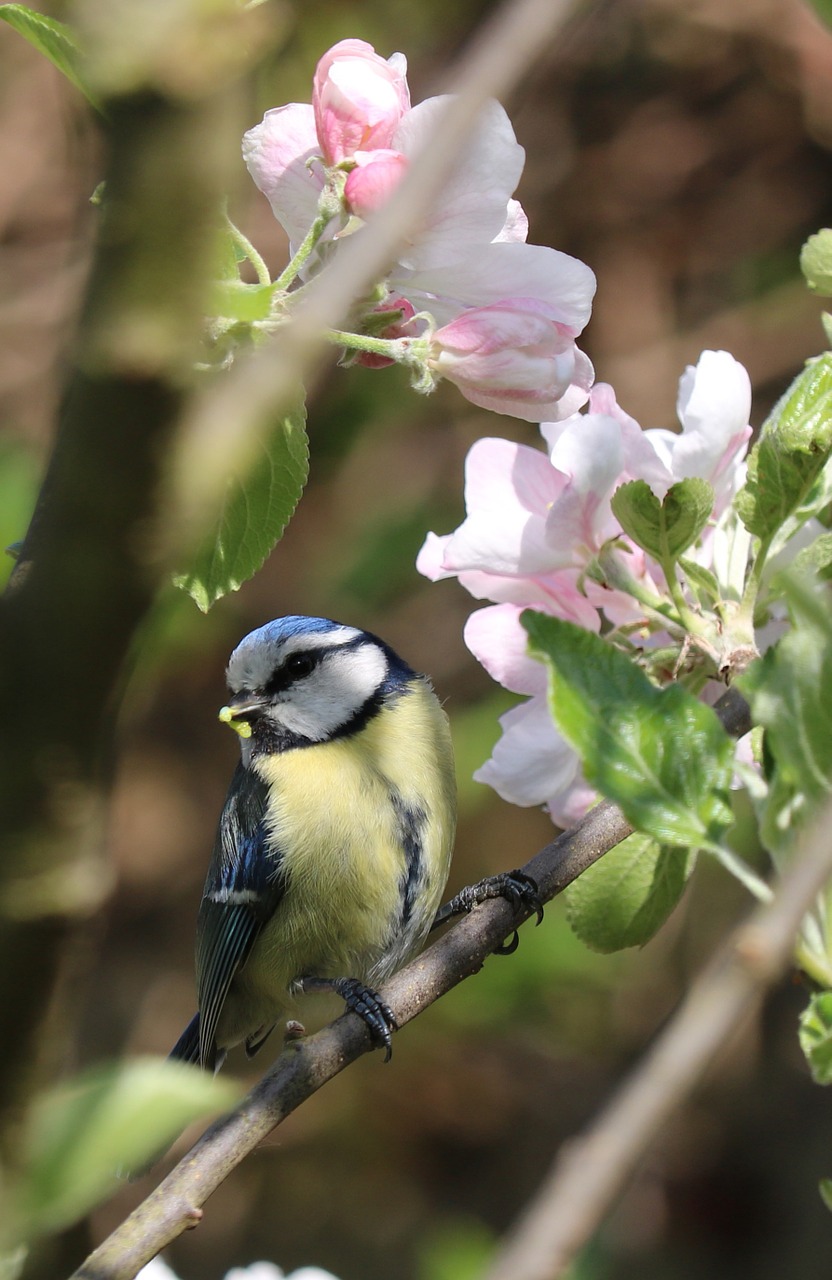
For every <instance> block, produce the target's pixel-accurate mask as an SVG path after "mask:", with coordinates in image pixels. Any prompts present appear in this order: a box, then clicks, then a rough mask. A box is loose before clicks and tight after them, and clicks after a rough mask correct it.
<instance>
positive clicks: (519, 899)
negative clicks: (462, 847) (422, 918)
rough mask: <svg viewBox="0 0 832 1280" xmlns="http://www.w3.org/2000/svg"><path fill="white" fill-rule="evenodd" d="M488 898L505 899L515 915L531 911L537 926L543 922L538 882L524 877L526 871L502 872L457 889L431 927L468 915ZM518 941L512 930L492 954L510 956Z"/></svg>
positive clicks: (517, 936)
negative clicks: (508, 936)
mask: <svg viewBox="0 0 832 1280" xmlns="http://www.w3.org/2000/svg"><path fill="white" fill-rule="evenodd" d="M489 898H505V900H506V901H507V902H508V904H509V906H510V907H511V908H512V910H514V911H516V912H519V911H527V912H529V914H531V913H532V912H534V914H535V915H536V916H537V923H538V924H540V922H541V920H542V919H543V903H542V901H541V898H540V890H539V889H538V887H537V882H536V881H535V880H533V879H532V877H531V876H527V875H526V873H525V871H501V872H499V873H498V874H497V875H494V876H486V877H485V879H484V880H478V881H477V883H476V884H469V885H466V886H465V888H464V889H460V891H459V893H457V894H455V895H454V897H453V898H451V900H450V902H448V903H447V904H446V905H445V906H444V907H442V908H440V910H439V912H438V913H437V916H436V919H435V920H434V922H433V928H434V929H435V928H436V926H437V925H440V924H444V923H445V921H446V920H450V919H451V917H452V916H460V915H467V914H468V912H470V911H473V910H474V907H478V906H479V905H480V903H481V902H487V901H488V899H489ZM519 942H520V937H519V934H518V933H517V930H516V929H515V930H514V933H513V934H512V937H511V940H510V941H509V942H504V943H503V944H502V946H499V947H495V949H494V953H495V955H498V956H507V955H511V953H512V952H513V951H516V950H517V947H518V944H519Z"/></svg>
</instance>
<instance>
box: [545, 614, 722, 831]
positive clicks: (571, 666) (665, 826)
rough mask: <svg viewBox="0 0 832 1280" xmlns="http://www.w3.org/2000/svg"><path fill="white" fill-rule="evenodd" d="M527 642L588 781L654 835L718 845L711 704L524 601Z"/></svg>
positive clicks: (717, 729)
mask: <svg viewBox="0 0 832 1280" xmlns="http://www.w3.org/2000/svg"><path fill="white" fill-rule="evenodd" d="M520 620H521V622H522V623H523V626H524V627H525V628H526V630H527V632H528V633H529V652H530V653H531V655H532V656H533V657H536V658H539V659H541V660H542V661H544V662H545V663H547V665H548V667H549V699H550V705H551V708H552V715H553V717H554V719H555V722H556V723H557V726H558V728H559V729H560V731H561V733H562V734H563V735H564V737H565V738H566V740H567V741H568V742H569V743H570V744H571V745H572V746H573V747H574V748H575V750H576V751H577V752H578V754H579V755H580V757H581V759H582V761H583V764H584V771H585V773H586V776H587V778H588V780H589V782H590V783H591V784H592V785H593V786H594V787H597V788H598V790H599V791H600V792H601V793H602V794H603V795H605V796H607V797H608V798H609V799H611V800H614V801H615V802H616V803H617V804H618V805H619V806H620V807H621V809H622V811H623V813H624V815H625V816H626V817H627V819H628V820H629V821H630V822H631V823H632V825H633V826H634V827H635V828H636V829H637V830H638V831H641V832H642V833H644V834H645V835H650V836H652V837H653V839H655V840H656V841H658V842H659V843H660V844H669V845H677V846H678V845H681V846H683V847H691V848H703V847H713V846H714V845H717V844H718V843H719V841H720V838H721V837H722V835H723V834H724V832H725V831H726V830H727V829H728V827H729V826H730V825H731V823H732V821H733V819H732V814H731V807H730V804H729V795H728V791H729V786H730V782H731V776H732V771H733V758H734V748H733V743H732V742H731V739H730V738H729V737H728V735H727V734H726V732H725V730H724V729H723V727H722V725H721V724H720V723H719V720H718V719H717V716H716V715H715V713H714V712H713V711H712V709H711V708H710V707H707V706H705V704H704V703H701V702H697V700H696V699H695V698H694V697H692V696H691V695H690V694H689V693H687V692H686V690H684V689H683V688H682V687H681V685H670V686H668V687H667V688H666V689H657V688H655V686H654V685H652V684H651V683H650V681H649V680H648V679H647V677H646V676H645V675H644V673H643V672H642V671H640V670H639V669H638V667H636V666H635V665H634V663H632V662H631V661H630V660H629V659H628V658H627V657H625V656H624V654H623V653H621V652H619V651H618V650H617V649H615V648H614V647H613V646H612V645H611V644H608V643H607V642H606V641H605V640H602V639H601V638H600V637H599V636H596V635H593V634H592V633H590V632H588V631H584V630H582V629H581V628H580V627H577V626H575V625H574V624H573V623H569V622H563V621H562V620H561V619H560V618H552V617H549V616H548V615H546V614H539V613H533V612H532V611H531V610H526V611H525V612H524V613H523V614H521V618H520Z"/></svg>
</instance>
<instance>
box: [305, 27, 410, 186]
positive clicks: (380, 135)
mask: <svg viewBox="0 0 832 1280" xmlns="http://www.w3.org/2000/svg"><path fill="white" fill-rule="evenodd" d="M406 72H407V64H406V62H405V60H404V58H403V56H402V55H401V54H398V55H396V56H395V57H394V59H391V61H390V62H385V60H384V58H381V57H379V55H378V54H377V53H376V52H375V50H374V49H373V47H372V45H370V44H367V43H366V42H365V41H364V40H341V41H340V42H339V43H338V44H336V45H333V47H332V48H331V49H329V50H328V51H327V52H326V53H325V54H324V56H323V57H322V58H321V60H320V62H319V63H318V66H317V69H316V71H315V79H314V83H313V88H312V107H313V111H314V118H315V125H316V129H317V135H318V139H319V142H320V146H321V149H322V151H323V154H324V157H325V159H326V161H327V164H339V163H340V162H341V161H342V160H345V159H349V158H350V157H351V156H353V155H354V154H355V152H356V151H370V150H373V149H374V148H376V147H389V146H390V141H391V139H392V137H393V134H394V132H395V130H396V127H397V125H398V123H399V121H400V120H401V117H402V115H403V114H404V113H405V112H406V111H407V110H408V109H409V107H410V94H409V91H408V88H407V79H406Z"/></svg>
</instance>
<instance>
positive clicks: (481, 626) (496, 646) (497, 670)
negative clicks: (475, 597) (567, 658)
mask: <svg viewBox="0 0 832 1280" xmlns="http://www.w3.org/2000/svg"><path fill="white" fill-rule="evenodd" d="M522 612H523V610H522V608H519V607H518V606H517V605H513V604H495V605H493V606H492V607H491V608H488V609H477V610H476V612H475V613H472V614H471V616H470V618H469V619H468V621H467V622H466V624H465V631H464V632H463V636H464V640H465V643H466V645H467V646H468V648H469V649H470V650H471V652H472V653H473V655H474V657H475V658H476V659H477V662H479V663H480V664H481V665H482V666H483V667H485V669H486V671H487V672H488V674H489V675H490V676H491V678H492V680H496V681H497V683H498V684H501V685H502V686H503V687H504V688H505V689H511V691H512V692H513V693H539V694H545V692H546V668H545V667H544V666H543V664H542V663H541V662H537V661H535V659H534V658H530V657H529V655H528V653H527V648H528V641H529V637H528V636H527V634H526V632H525V630H524V629H523V627H522V626H521V625H520V614H521V613H522Z"/></svg>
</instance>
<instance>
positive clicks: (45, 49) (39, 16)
mask: <svg viewBox="0 0 832 1280" xmlns="http://www.w3.org/2000/svg"><path fill="white" fill-rule="evenodd" d="M0 18H2V19H3V21H4V22H8V24H9V26H10V27H14V29H15V31H17V32H18V34H19V35H21V36H23V37H24V39H26V40H28V41H29V44H31V45H33V46H34V47H35V48H36V49H37V50H38V52H39V53H42V54H43V55H44V57H46V58H48V59H49V61H50V62H51V63H52V65H53V66H55V67H57V68H58V70H59V71H60V72H61V74H62V75H64V76H66V78H67V80H69V82H70V83H71V84H73V85H74V86H75V88H76V89H78V90H79V91H80V92H81V93H82V94H83V95H84V97H85V98H86V99H87V102H89V103H90V104H91V105H92V106H93V107H95V108H96V110H100V103H99V102H98V99H97V98H96V96H95V94H94V93H93V92H92V90H91V89H90V87H89V85H88V84H87V82H86V79H85V77H84V75H83V73H82V71H81V64H82V61H83V58H82V54H81V50H80V48H79V47H78V42H77V41H76V39H75V33H74V32H73V31H72V30H71V28H70V27H68V26H66V24H65V23H63V22H58V20H57V18H48V17H47V16H46V14H45V13H38V12H37V10H35V9H30V8H29V6H28V5H25V4H2V5H0Z"/></svg>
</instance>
